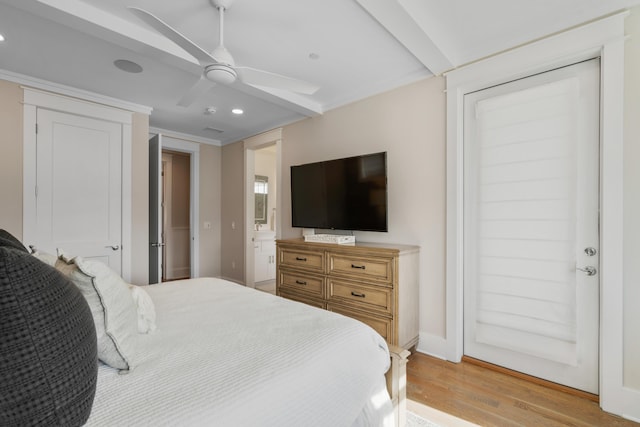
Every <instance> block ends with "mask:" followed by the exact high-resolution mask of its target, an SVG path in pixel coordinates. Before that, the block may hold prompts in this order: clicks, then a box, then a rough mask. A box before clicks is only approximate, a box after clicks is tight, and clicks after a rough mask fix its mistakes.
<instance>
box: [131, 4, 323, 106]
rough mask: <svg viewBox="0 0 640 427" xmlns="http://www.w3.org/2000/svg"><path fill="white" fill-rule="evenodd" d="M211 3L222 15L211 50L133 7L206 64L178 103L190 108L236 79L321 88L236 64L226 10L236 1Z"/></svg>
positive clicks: (303, 88)
mask: <svg viewBox="0 0 640 427" xmlns="http://www.w3.org/2000/svg"><path fill="white" fill-rule="evenodd" d="M210 1H211V4H213V6H214V7H215V8H216V9H218V12H219V15H220V28H219V34H220V38H219V44H218V47H216V48H215V49H214V50H213V52H211V53H209V52H207V51H206V50H204V49H202V48H201V47H200V46H198V45H197V44H195V43H194V42H192V41H191V40H189V39H188V38H187V37H185V36H184V35H183V34H181V33H180V32H178V31H177V30H175V29H174V28H172V27H171V26H170V25H169V24H167V23H166V22H164V21H163V20H162V19H160V18H158V17H157V16H155V15H153V14H152V13H150V12H147V11H146V10H144V9H140V8H138V7H129V10H131V12H133V13H134V14H135V15H136V16H137V17H138V18H140V19H141V20H142V21H143V22H145V23H146V24H148V25H149V26H151V27H152V28H153V29H154V30H156V31H158V32H159V33H160V34H162V35H164V36H165V37H167V38H168V39H169V40H171V41H173V42H174V43H176V44H177V45H178V46H180V47H181V48H183V49H184V50H186V51H187V52H188V53H190V54H191V55H193V56H194V57H195V58H196V59H197V60H198V62H199V63H200V65H202V67H204V70H203V73H202V75H201V76H200V80H199V81H198V82H196V84H195V85H194V86H193V87H192V88H191V89H190V90H189V91H188V92H187V93H186V94H185V95H184V96H183V97H182V99H181V100H180V102H178V105H181V106H183V107H187V106H189V105H191V104H192V103H193V101H195V99H196V98H197V97H198V96H199V95H200V94H201V93H203V92H204V91H206V90H207V89H209V88H210V87H211V86H212V84H215V83H220V84H225V85H228V84H231V83H233V82H235V81H236V80H240V81H241V82H242V83H244V84H247V85H249V86H253V87H258V88H260V87H261V86H262V87H268V88H274V89H283V90H287V91H291V92H296V93H301V94H305V95H312V94H313V93H315V92H316V91H317V90H318V89H319V87H318V86H316V85H314V84H311V83H307V82H305V81H302V80H298V79H294V78H292V77H287V76H283V75H281V74H276V73H272V72H269V71H264V70H258V69H255V68H251V67H246V66H238V65H236V64H235V61H234V60H233V57H232V56H231V53H229V51H228V50H227V48H226V47H225V46H224V12H225V10H227V9H229V7H230V6H231V4H232V3H233V1H234V0H210Z"/></svg>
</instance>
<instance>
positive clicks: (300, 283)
mask: <svg viewBox="0 0 640 427" xmlns="http://www.w3.org/2000/svg"><path fill="white" fill-rule="evenodd" d="M296 283H297V284H298V285H304V286H307V282H305V281H302V280H296Z"/></svg>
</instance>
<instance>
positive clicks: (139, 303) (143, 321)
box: [129, 285, 156, 334]
mask: <svg viewBox="0 0 640 427" xmlns="http://www.w3.org/2000/svg"><path fill="white" fill-rule="evenodd" d="M129 289H131V296H132V297H133V301H134V302H135V303H136V308H137V312H138V332H139V333H141V334H150V333H152V332H153V331H155V330H156V307H155V306H154V305H153V300H152V299H151V296H150V295H149V294H148V293H147V291H145V290H144V288H143V287H142V286H136V285H129Z"/></svg>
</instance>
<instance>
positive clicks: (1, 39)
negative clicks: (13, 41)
mask: <svg viewBox="0 0 640 427" xmlns="http://www.w3.org/2000/svg"><path fill="white" fill-rule="evenodd" d="M4 40H5V39H4V36H3V35H2V34H0V42H3V41H4Z"/></svg>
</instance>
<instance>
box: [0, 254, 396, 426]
mask: <svg viewBox="0 0 640 427" xmlns="http://www.w3.org/2000/svg"><path fill="white" fill-rule="evenodd" d="M0 246H1V245H0ZM0 249H2V248H0ZM0 255H2V253H0ZM1 259H2V258H1V257H0V269H1V268H3V266H2V262H1ZM67 261H68V262H69V265H72V264H74V263H79V261H77V260H76V259H71V260H67ZM56 262H58V263H59V262H60V261H58V260H51V261H50V262H49V264H51V265H55V263H56ZM5 264H6V263H5ZM40 267H41V266H40V265H38V266H37V268H40ZM57 267H58V269H57V270H58V271H60V272H62V273H63V274H62V276H64V277H70V278H72V277H71V276H69V275H68V274H67V273H68V272H65V271H64V268H63V269H60V268H59V266H57ZM43 268H44V267H43ZM47 268H49V266H47ZM53 269H55V267H54V268H53ZM89 273H90V277H92V278H93V279H92V280H93V281H92V282H90V283H94V284H95V281H96V280H95V277H97V276H98V275H99V273H96V272H93V273H92V272H91V271H89ZM47 274H48V270H47ZM52 274H53V273H52ZM91 274H95V276H91ZM40 275H42V274H41V273H40ZM120 280H121V279H120ZM72 281H73V280H72ZM109 286H111V285H109ZM130 289H131V290H138V289H143V290H144V294H145V295H146V298H147V299H148V300H150V301H151V302H152V307H153V311H154V314H155V319H154V325H153V326H154V328H153V329H154V330H151V329H152V328H148V329H149V330H147V331H146V332H147V333H138V334H136V335H135V337H133V339H134V340H135V352H134V353H131V351H132V349H131V348H130V349H129V350H128V351H129V352H130V356H131V360H133V359H135V364H134V363H130V366H128V367H127V369H119V368H114V367H113V366H109V365H107V364H105V363H103V362H102V361H100V362H98V364H97V374H96V375H95V396H94V397H93V400H92V402H91V408H90V413H89V416H88V420H86V419H85V420H86V425H87V426H125V425H129V426H161V425H167V426H177V425H180V426H188V425H192V426H202V425H207V426H302V425H304V426H391V425H399V424H403V423H404V365H405V363H406V357H407V355H408V352H406V351H404V350H402V349H397V348H393V347H389V346H387V344H386V343H385V341H384V340H383V339H382V338H381V337H380V336H379V335H378V334H377V333H375V332H374V331H373V330H372V329H371V328H369V327H368V326H366V325H364V324H363V323H361V322H358V321H356V320H353V319H350V318H347V317H345V316H342V315H339V314H335V313H331V312H328V311H324V310H321V309H317V308H314V307H311V306H307V305H304V304H301V303H297V302H294V301H290V300H285V299H283V298H280V297H277V296H274V295H271V294H268V293H264V292H260V291H256V290H253V289H249V288H246V287H244V286H242V285H238V284H236V283H232V282H229V281H226V280H222V279H216V278H199V279H189V280H183V281H175V282H169V283H164V284H159V285H152V286H145V287H140V288H137V287H133V288H130ZM1 291H2V289H1V288H0V293H1ZM0 296H1V295H0ZM85 297H86V295H85ZM100 298H104V296H100ZM148 300H147V301H148ZM87 301H89V299H88V298H87ZM137 301H138V306H137V307H138V309H140V304H139V302H140V300H137ZM89 306H91V303H89ZM109 310H110V314H113V313H114V312H115V310H114V309H111V308H110V309H109ZM58 311H59V310H58ZM93 314H95V313H93ZM138 314H139V313H138ZM140 322H141V320H140V318H139V319H138V323H139V325H138V326H139V327H140ZM97 323H98V322H97V321H96V328H97V329H98V328H99V325H97ZM108 330H109V325H107V331H108ZM140 331H142V330H140ZM99 335H100V334H99V333H98V347H100V343H99V342H100V336H99ZM117 346H118V345H116V347H117ZM99 353H100V351H98V354H99ZM0 356H1V355H0ZM78 365H80V364H79V363H78ZM134 365H135V366H134ZM87 366H89V367H91V364H90V363H89V364H88V365H87ZM87 369H89V368H87ZM87 369H85V370H87ZM0 374H2V375H3V378H2V380H3V381H4V380H7V381H9V382H10V381H11V380H13V378H12V377H11V378H8V379H7V375H9V374H7V373H6V372H0ZM385 374H386V376H385ZM9 382H7V383H6V384H9ZM74 398H75V397H74ZM7 405H8V404H7V402H6V401H4V402H3V401H0V409H1V410H2V411H3V412H2V413H0V421H2V420H3V418H2V417H3V416H4V415H6V413H7V409H6V408H7V407H9V410H11V406H10V405H9V406H7ZM76 406H80V404H77V405H76ZM10 415H11V414H10ZM4 419H5V420H7V418H4ZM85 420H83V421H82V422H83V423H84V422H85ZM71 424H73V423H72V422H70V423H69V425H71ZM3 425H4V424H3Z"/></svg>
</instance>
